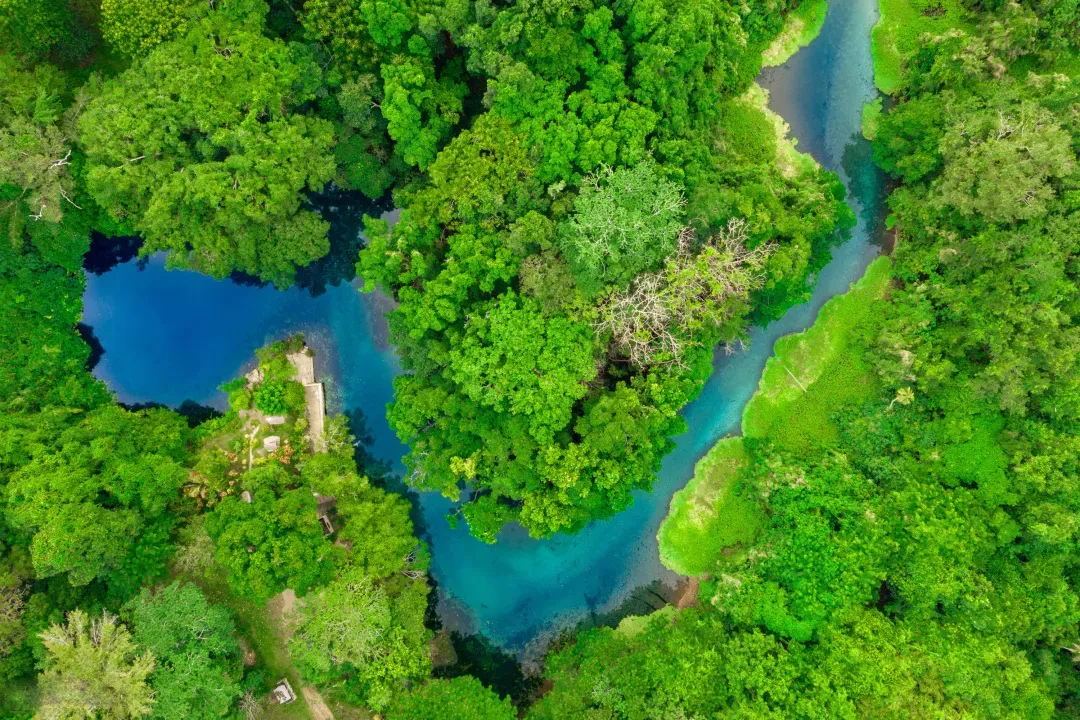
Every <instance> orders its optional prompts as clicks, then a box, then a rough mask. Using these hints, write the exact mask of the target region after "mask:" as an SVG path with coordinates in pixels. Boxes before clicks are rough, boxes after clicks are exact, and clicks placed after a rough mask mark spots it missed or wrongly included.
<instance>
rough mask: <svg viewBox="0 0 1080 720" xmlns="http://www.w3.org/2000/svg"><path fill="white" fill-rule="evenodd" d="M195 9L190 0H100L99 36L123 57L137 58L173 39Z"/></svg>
mask: <svg viewBox="0 0 1080 720" xmlns="http://www.w3.org/2000/svg"><path fill="white" fill-rule="evenodd" d="M194 7H195V4H194V3H193V2H191V0H163V1H162V2H156V1H155V2H150V1H148V0H102V3H101V30H102V34H103V35H104V36H105V39H106V40H107V41H108V42H109V43H110V44H111V45H112V46H113V47H115V48H116V49H117V50H119V51H120V52H121V53H123V54H124V55H127V56H128V57H140V56H142V55H145V54H147V53H148V52H150V51H151V50H153V49H154V48H156V47H157V46H158V45H160V44H161V43H163V42H165V41H166V40H170V39H172V38H173V36H174V35H175V34H176V33H177V31H178V30H180V29H181V28H182V25H183V23H184V22H185V20H186V19H187V16H188V15H189V14H190V13H191V11H192V9H193V8H194Z"/></svg>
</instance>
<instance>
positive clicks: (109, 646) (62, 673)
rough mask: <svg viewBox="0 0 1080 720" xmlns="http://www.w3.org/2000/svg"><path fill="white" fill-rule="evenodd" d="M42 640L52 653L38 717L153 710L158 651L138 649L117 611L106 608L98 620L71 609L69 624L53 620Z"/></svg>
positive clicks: (132, 715)
mask: <svg viewBox="0 0 1080 720" xmlns="http://www.w3.org/2000/svg"><path fill="white" fill-rule="evenodd" d="M41 640H42V642H43V643H44V644H45V649H46V650H47V651H48V656H47V658H46V669H45V671H44V672H42V673H41V675H39V676H38V686H39V687H40V689H41V705H40V707H39V709H38V713H37V715H36V716H35V717H36V718H40V719H41V720H45V719H46V718H101V719H102V720H104V719H105V718H118V719H119V720H125V719H127V718H140V717H145V716H147V715H148V714H149V713H150V710H151V708H152V706H153V698H154V693H153V690H151V688H150V686H149V685H148V684H147V679H148V678H149V677H150V673H151V672H152V671H153V669H154V656H153V655H152V654H151V653H149V652H143V653H138V652H137V648H136V646H135V643H134V642H132V640H131V635H130V633H129V632H128V630H127V628H125V627H124V626H123V625H120V624H119V623H117V621H116V617H115V616H113V615H109V614H108V613H104V614H103V615H102V617H101V619H100V620H98V619H94V620H91V619H90V618H89V617H88V616H87V614H86V613H85V612H83V611H82V610H73V611H72V612H70V613H68V616H67V624H66V625H53V626H51V627H50V628H49V629H48V630H47V631H45V632H43V633H42V634H41Z"/></svg>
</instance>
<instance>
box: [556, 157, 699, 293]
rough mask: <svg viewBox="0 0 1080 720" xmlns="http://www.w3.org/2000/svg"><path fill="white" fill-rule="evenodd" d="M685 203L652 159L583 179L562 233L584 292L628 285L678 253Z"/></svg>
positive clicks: (564, 247)
mask: <svg viewBox="0 0 1080 720" xmlns="http://www.w3.org/2000/svg"><path fill="white" fill-rule="evenodd" d="M685 203H686V201H685V199H684V198H683V196H682V190H681V189H680V188H679V186H678V185H676V184H675V183H672V182H668V181H666V180H664V179H663V178H661V177H660V176H659V175H658V173H657V168H656V164H655V163H654V162H652V161H651V160H643V161H642V162H640V163H638V164H637V165H636V166H635V167H633V168H618V169H612V168H606V167H605V168H603V169H602V170H601V172H599V173H596V174H592V175H589V176H588V177H586V178H585V179H584V180H582V186H581V193H580V194H579V195H578V196H577V198H576V199H575V200H574V214H573V215H571V216H570V217H569V218H568V219H567V220H566V221H565V222H563V223H562V224H560V225H559V230H558V233H559V247H560V248H561V249H562V251H563V254H564V255H565V256H566V257H567V259H568V260H569V261H570V267H571V269H572V270H573V273H574V276H575V277H576V278H577V281H578V286H579V287H580V288H581V289H582V291H583V292H584V293H585V294H586V295H589V296H591V295H595V294H596V293H597V292H599V291H600V290H601V289H602V288H603V287H604V286H606V285H615V286H617V287H624V286H626V285H627V283H629V282H630V280H632V279H633V278H634V277H635V276H637V275H638V273H641V272H643V271H646V270H655V269H657V268H658V267H659V266H660V264H661V263H662V262H663V260H664V258H665V257H667V256H668V255H669V254H671V252H672V251H673V250H674V249H675V245H676V239H677V238H678V235H679V230H681V229H682V227H683V217H682V206H683V205H684V204H685Z"/></svg>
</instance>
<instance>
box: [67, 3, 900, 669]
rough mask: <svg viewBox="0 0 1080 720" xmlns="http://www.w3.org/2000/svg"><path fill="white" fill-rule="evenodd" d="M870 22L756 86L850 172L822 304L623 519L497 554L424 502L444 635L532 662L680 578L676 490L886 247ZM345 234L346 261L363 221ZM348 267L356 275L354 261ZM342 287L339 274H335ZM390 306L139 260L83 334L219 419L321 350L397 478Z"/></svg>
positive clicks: (153, 390)
mask: <svg viewBox="0 0 1080 720" xmlns="http://www.w3.org/2000/svg"><path fill="white" fill-rule="evenodd" d="M876 18H877V10H876V2H875V0H832V2H830V5H829V12H828V16H827V18H826V21H825V26H824V28H823V29H822V33H821V35H820V36H819V37H818V39H817V40H815V41H814V43H813V44H811V45H810V46H809V47H808V48H805V49H803V50H802V51H800V52H799V53H798V54H797V55H796V56H795V57H794V58H792V60H791V61H790V62H789V63H788V64H786V65H784V66H782V67H780V68H774V69H770V70H767V71H766V72H765V73H763V75H762V78H761V83H762V85H763V86H764V87H766V88H768V89H769V90H770V91H771V93H772V101H771V106H772V107H773V109H775V110H776V111H777V112H779V113H780V114H781V115H783V116H784V117H785V119H787V120H788V122H789V123H790V124H791V127H792V134H793V135H794V136H795V137H797V138H798V139H799V147H800V149H801V150H803V151H806V152H810V153H811V154H813V155H814V157H815V158H817V159H818V161H819V162H821V163H822V165H824V166H825V167H827V168H829V169H832V170H835V171H837V172H839V173H841V176H842V178H843V179H844V182H845V184H846V185H847V186H848V187H849V189H850V190H851V191H852V197H851V198H850V200H851V202H852V205H853V206H854V207H855V209H856V212H857V214H858V216H859V225H858V226H857V227H856V228H855V230H854V231H853V232H852V237H851V239H850V240H848V241H847V242H846V243H845V244H844V245H843V246H841V247H840V248H837V249H835V250H834V252H833V255H834V258H833V261H832V262H831V263H830V264H829V266H828V267H826V268H825V269H824V270H823V271H822V273H821V276H820V279H819V282H818V286H817V290H816V292H815V293H814V297H813V299H812V300H811V301H810V302H809V303H807V304H805V305H802V306H799V307H797V308H794V309H793V310H791V311H790V312H789V313H788V314H787V315H785V316H784V317H783V318H782V319H781V320H779V321H777V322H775V323H773V324H772V325H770V326H769V327H768V328H767V329H760V328H759V329H755V330H754V331H753V332H752V333H751V340H752V342H751V346H750V348H749V349H748V350H747V351H745V352H741V353H738V354H736V355H732V356H725V355H723V354H718V356H717V358H716V362H715V367H716V372H714V374H713V376H712V378H711V379H710V380H709V382H708V383H707V384H706V386H705V389H704V391H703V392H702V395H701V397H700V398H698V399H697V400H696V401H695V402H693V403H691V404H690V405H689V406H687V408H686V409H685V411H684V415H685V417H686V420H687V423H688V425H689V431H688V432H687V433H685V434H684V435H682V436H680V437H679V438H677V439H676V442H677V446H676V449H675V450H674V451H673V452H672V453H671V454H670V455H669V456H668V457H667V458H666V459H665V461H664V464H663V467H662V469H661V472H660V475H659V478H658V480H657V482H656V485H655V486H654V489H653V491H652V492H651V493H638V494H637V496H636V499H635V503H634V506H633V507H632V508H631V509H629V510H627V511H626V512H623V513H621V514H620V515H618V516H617V517H615V518H612V519H611V520H607V521H605V522H601V523H594V524H593V525H591V526H590V527H588V528H586V529H585V530H584V531H582V532H581V533H579V534H577V535H574V536H564V535H560V536H557V537H555V538H553V539H551V540H547V541H535V540H531V539H529V538H528V537H527V536H526V535H525V533H524V532H523V531H521V530H520V528H513V529H509V530H507V531H506V532H504V533H503V534H502V535H501V536H500V539H499V542H498V543H497V544H496V545H493V546H489V545H484V544H482V543H480V542H478V541H476V540H474V539H472V538H471V537H470V536H469V535H468V533H467V531H466V529H465V528H464V527H462V528H459V529H458V530H451V529H450V527H449V526H448V525H447V523H446V521H445V519H444V516H445V514H446V511H447V510H448V509H449V507H450V503H449V501H447V500H445V499H444V498H441V497H439V496H437V495H433V494H425V495H422V496H421V499H420V504H421V512H422V515H423V518H424V520H425V524H426V530H427V532H428V534H429V537H430V540H431V542H432V549H433V558H432V572H433V575H434V577H435V578H436V579H437V581H438V583H439V586H440V591H441V593H442V594H443V602H442V603H441V605H440V612H441V614H442V616H443V619H444V622H446V623H447V624H448V625H450V626H451V627H453V628H455V629H460V630H464V631H481V632H483V633H485V634H486V635H488V636H489V637H490V638H491V639H493V640H494V641H495V642H497V643H498V644H500V645H503V646H505V647H508V648H511V649H515V650H522V649H525V648H526V647H527V646H528V645H529V644H530V643H533V642H537V641H542V640H543V638H545V637H547V636H550V634H551V633H552V632H554V631H556V630H558V629H559V628H561V627H565V626H566V625H567V624H570V623H574V622H577V621H579V620H582V619H585V618H587V617H589V616H590V615H592V614H594V613H597V614H600V613H605V612H608V611H611V610H613V609H614V608H615V607H616V606H618V605H620V604H621V603H623V602H624V601H626V600H627V598H628V597H629V596H630V595H631V592H632V591H633V590H634V589H635V588H638V587H640V586H643V585H647V584H649V583H653V582H655V581H658V580H659V581H663V582H667V583H670V582H673V581H674V579H675V577H674V575H673V574H672V573H670V572H669V571H667V570H665V569H664V568H663V567H662V566H661V565H660V562H659V555H658V552H657V547H656V538H655V536H656V531H657V529H658V528H659V525H660V522H661V521H662V520H663V517H664V515H665V514H666V512H667V507H668V502H669V501H670V498H671V495H672V493H674V492H675V490H677V489H678V488H680V487H682V486H683V485H684V484H685V483H686V482H687V480H689V479H690V477H691V476H692V474H693V466H694V463H695V462H696V461H697V459H698V458H700V457H701V455H702V454H704V453H705V451H707V450H708V448H709V447H711V446H712V444H713V443H714V442H715V441H716V440H717V439H719V438H720V437H723V436H724V435H726V434H729V433H731V432H733V431H737V430H738V423H739V419H740V417H741V414H742V409H743V406H744V405H745V404H746V402H747V401H748V400H749V398H750V396H751V395H752V394H753V392H754V390H755V389H756V387H757V383H758V379H759V378H760V375H761V371H762V368H763V367H764V365H765V361H766V360H767V359H768V357H769V355H771V353H772V347H773V343H774V342H775V341H776V339H777V338H778V337H780V336H782V335H786V334H789V333H792V332H797V331H799V330H801V329H803V328H805V327H807V326H808V325H809V324H810V323H812V322H813V318H814V316H815V315H816V313H817V311H818V309H819V308H820V307H821V305H822V304H824V302H825V301H826V300H827V299H828V298H830V297H832V296H833V295H836V294H837V293H841V292H844V291H845V290H846V289H847V287H848V286H849V284H850V283H851V282H853V281H854V280H856V279H858V278H859V277H860V276H861V275H862V271H863V269H864V268H865V267H866V265H867V263H869V261H870V260H871V259H872V258H873V257H874V256H875V255H876V254H877V253H878V248H877V246H876V245H875V244H874V243H872V242H871V241H870V238H871V237H876V236H877V234H878V233H877V230H878V225H879V221H880V217H879V216H880V207H881V193H882V181H881V178H880V176H879V175H878V174H877V173H876V171H875V170H874V168H873V166H872V164H871V163H870V157H869V149H868V147H867V143H866V142H865V141H864V140H862V137H861V135H860V134H859V123H860V120H861V109H862V105H863V103H864V102H865V101H867V100H869V99H871V98H873V97H874V94H875V91H874V89H873V72H872V65H871V59H870V49H869V48H870V40H869V38H870V29H871V27H872V26H873V24H874V22H875V21H876ZM351 212H352V215H354V216H355V217H356V218H358V217H359V214H360V213H359V212H358V211H355V209H354V210H353V211H351ZM337 227H338V232H340V233H343V234H345V235H346V236H348V237H346V238H345V240H346V241H347V242H345V245H346V246H348V247H350V248H351V247H352V246H353V245H354V244H355V243H354V242H350V241H355V239H356V236H357V230H356V225H355V223H351V224H350V223H349V222H342V223H338V224H337ZM343 257H344V258H348V257H349V253H348V252H345V253H343ZM338 264H339V265H342V266H344V267H346V268H347V261H342V262H339V263H338ZM338 275H339V277H344V276H345V272H344V271H341V269H340V268H339V272H338ZM306 284H307V285H308V286H309V287H311V286H314V287H316V288H321V287H322V286H323V285H324V283H310V282H309V283H306ZM384 309H385V301H384V300H380V299H379V298H378V296H372V295H361V294H360V293H358V292H357V291H356V289H355V283H350V282H343V283H341V284H339V285H337V286H329V287H326V290H325V292H324V293H322V294H320V295H317V296H312V294H311V293H310V292H308V291H306V290H301V289H292V290H289V291H286V292H278V291H275V290H273V289H272V288H260V287H255V286H251V285H244V284H237V283H234V282H231V281H221V282H219V281H215V280H213V279H211V278H208V277H205V276H202V275H199V274H197V273H190V272H166V271H165V270H164V263H163V262H162V261H161V259H160V258H153V259H151V260H150V261H149V263H147V264H146V265H145V267H144V268H140V267H139V265H138V263H136V262H135V261H129V262H126V263H121V264H119V265H117V266H116V267H115V268H113V269H111V270H109V271H107V272H104V273H103V274H101V275H90V276H89V277H88V283H87V291H86V296H85V313H84V322H85V323H86V324H87V325H90V326H92V328H93V331H94V334H95V335H96V337H97V339H98V340H99V341H100V343H101V345H102V347H103V348H104V350H105V353H104V355H103V357H102V359H101V361H100V362H99V364H98V365H97V367H96V368H95V373H96V374H97V375H98V376H99V377H101V378H102V379H103V380H105V381H106V382H107V383H108V384H109V386H110V387H111V388H112V389H113V390H114V391H115V392H116V394H117V397H118V398H119V399H120V400H121V401H122V402H128V403H134V402H147V401H156V402H162V403H165V404H168V405H172V406H177V405H179V404H180V403H181V402H182V401H184V400H187V399H191V400H195V401H197V402H200V403H203V404H214V405H218V406H221V404H222V403H223V398H222V397H221V396H220V394H219V393H217V392H216V390H215V388H216V387H217V386H218V385H219V384H221V383H222V382H225V381H226V380H228V379H230V378H232V377H234V376H236V374H237V373H238V372H239V371H240V369H241V368H242V367H244V366H245V364H246V363H248V362H249V361H250V358H251V354H252V351H253V350H254V349H255V348H257V347H259V346H260V345H262V344H263V343H264V342H266V341H267V340H270V339H275V338H279V337H282V336H285V335H287V334H290V333H292V332H296V331H303V332H304V333H305V334H306V335H307V337H308V341H309V343H310V344H311V345H312V346H313V347H315V348H316V350H317V351H318V356H317V363H318V366H319V368H318V369H319V372H320V373H321V374H322V375H323V376H324V377H327V376H328V377H329V378H331V380H330V382H329V390H330V393H329V395H330V400H331V407H332V409H335V410H338V411H346V412H350V413H356V412H357V411H359V415H360V416H361V417H363V418H364V419H365V422H366V434H367V435H368V437H369V438H370V441H371V444H370V445H369V448H368V450H369V452H370V453H371V454H372V455H374V456H375V457H377V458H379V459H381V460H384V461H386V462H388V463H390V464H391V466H392V467H393V468H394V469H396V470H398V471H401V469H402V466H401V462H400V459H401V457H402V455H404V454H405V452H406V448H405V447H404V446H402V445H401V443H400V442H398V440H397V438H396V437H395V436H394V434H393V432H392V431H391V430H390V429H389V427H388V426H387V424H386V420H385V415H384V409H385V406H386V403H388V402H389V401H390V400H391V399H392V396H393V389H392V386H391V381H392V378H393V376H394V375H395V374H396V373H397V372H398V371H399V369H398V366H397V361H396V358H395V356H394V353H393V351H392V349H390V348H388V347H386V345H385V340H384V338H385V326H384V323H383V322H382V320H381V314H382V312H383V310H384ZM355 424H356V421H354V426H355Z"/></svg>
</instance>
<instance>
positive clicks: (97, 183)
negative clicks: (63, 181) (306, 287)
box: [79, 0, 334, 286]
mask: <svg viewBox="0 0 1080 720" xmlns="http://www.w3.org/2000/svg"><path fill="white" fill-rule="evenodd" d="M265 9H266V8H265V5H260V4H259V3H246V2H242V1H241V0H228V1H227V2H225V3H221V4H219V5H217V6H216V7H215V9H211V10H206V11H203V12H202V13H201V14H200V15H199V17H197V18H196V19H194V20H192V22H191V23H190V24H189V25H188V29H187V31H186V33H185V34H184V35H183V37H181V38H180V39H178V40H176V41H173V42H171V43H166V44H165V45H161V46H159V47H158V48H157V49H156V50H154V52H152V53H151V54H150V55H149V56H147V57H146V58H145V59H142V60H139V61H137V62H136V63H135V64H134V65H133V66H132V67H131V68H130V69H129V70H127V71H126V72H124V73H123V74H122V75H120V76H119V77H118V78H116V79H115V80H112V81H110V82H108V83H106V86H105V88H104V90H103V92H102V93H101V95H100V96H98V97H96V98H95V99H94V100H93V102H91V103H90V105H89V106H88V107H87V109H86V112H85V114H84V115H83V118H82V120H81V121H80V124H79V128H80V140H81V142H82V144H83V146H84V147H85V149H86V153H87V157H88V168H87V178H88V187H89V189H90V192H91V193H92V194H93V196H94V198H95V199H96V200H97V202H99V203H100V204H101V205H102V207H104V208H106V209H107V210H108V211H109V212H110V213H111V214H112V215H113V217H115V218H119V219H124V220H126V221H128V222H130V223H131V225H132V226H133V227H134V228H135V229H137V230H138V231H139V232H140V233H141V234H142V236H143V237H144V239H145V242H144V244H143V246H142V249H141V252H143V253H144V254H145V253H152V252H155V251H159V250H165V251H167V252H168V253H169V263H170V266H172V267H186V268H193V269H197V270H200V271H203V272H206V273H208V274H210V275H213V276H215V277H219V278H220V277H224V276H226V275H228V274H229V273H231V272H233V271H237V270H239V271H243V272H246V273H249V274H251V275H256V276H258V277H260V278H262V279H264V280H270V281H273V282H274V283H276V284H278V285H282V286H285V285H288V284H290V283H291V282H292V279H293V275H294V273H295V269H296V267H298V266H304V265H307V264H308V263H310V262H312V261H313V260H315V259H317V258H319V257H322V256H323V255H325V254H326V252H327V251H328V249H329V244H328V241H327V239H326V230H327V224H326V223H325V222H324V221H323V220H321V219H320V218H319V217H318V215H317V214H316V213H314V212H313V211H311V210H308V209H306V208H305V207H304V199H305V195H304V194H305V192H307V191H314V190H319V189H321V188H322V187H323V186H324V185H325V183H326V182H327V181H329V180H330V179H331V178H332V177H333V174H334V160H333V156H332V153H331V151H332V145H333V128H332V126H331V125H330V123H328V122H327V121H325V120H322V119H320V118H318V117H315V116H313V115H311V114H308V113H306V112H305V108H304V105H305V103H307V102H308V101H310V100H312V99H313V98H314V96H315V91H316V90H317V88H318V78H319V77H320V72H319V69H318V66H317V65H315V63H314V62H313V60H311V59H310V58H309V57H307V56H305V55H304V54H303V53H301V52H300V51H299V50H298V48H297V47H296V46H290V45H286V44H285V43H283V42H281V41H278V40H271V39H269V38H266V37H264V36H263V35H262V25H263V19H264V14H265Z"/></svg>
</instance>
